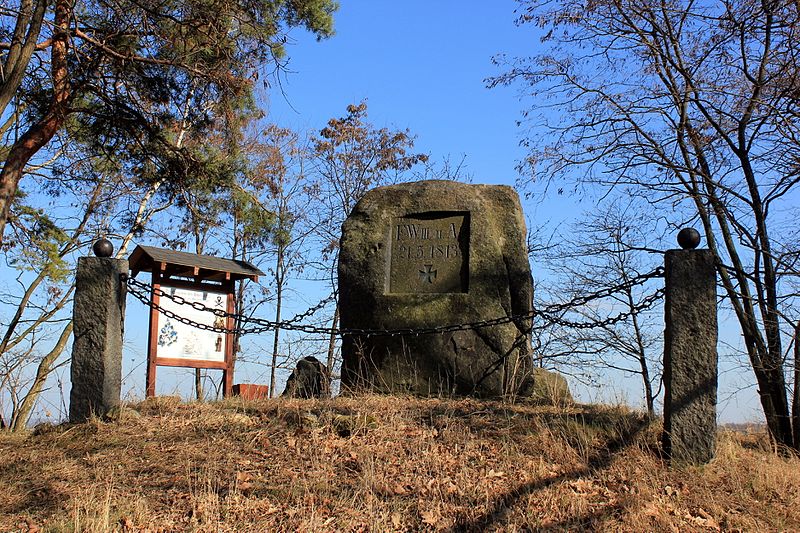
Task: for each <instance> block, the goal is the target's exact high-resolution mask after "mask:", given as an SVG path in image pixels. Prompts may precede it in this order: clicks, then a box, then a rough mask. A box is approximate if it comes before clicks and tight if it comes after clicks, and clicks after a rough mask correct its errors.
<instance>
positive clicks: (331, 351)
mask: <svg viewBox="0 0 800 533" xmlns="http://www.w3.org/2000/svg"><path fill="white" fill-rule="evenodd" d="M338 325H339V301H338V300H337V301H336V309H334V310H333V323H331V329H334V330H335V329H336V328H337V326H338ZM335 355H336V333H334V332H331V336H330V339H329V341H328V361H327V363H328V379H329V380H332V379H333V365H334V363H335V361H334V356H335Z"/></svg>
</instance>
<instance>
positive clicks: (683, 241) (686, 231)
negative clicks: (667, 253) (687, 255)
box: [678, 228, 700, 250]
mask: <svg viewBox="0 0 800 533" xmlns="http://www.w3.org/2000/svg"><path fill="white" fill-rule="evenodd" d="M698 244H700V232H699V231H697V230H696V229H694V228H683V229H682V230H680V231H679V232H678V245H679V246H680V247H681V248H683V249H684V250H694V249H695V248H697V245H698Z"/></svg>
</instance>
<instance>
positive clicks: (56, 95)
mask: <svg viewBox="0 0 800 533" xmlns="http://www.w3.org/2000/svg"><path fill="white" fill-rule="evenodd" d="M71 15H72V7H71V3H70V2H69V1H68V0H57V1H56V6H55V16H54V19H53V24H54V26H55V29H54V37H53V42H52V46H51V54H50V57H51V69H50V72H51V75H52V78H53V99H52V101H51V103H50V108H49V109H48V110H47V113H45V115H44V116H43V117H42V118H41V119H40V120H39V122H37V123H36V124H34V125H33V126H31V127H30V128H29V129H28V131H26V132H25V133H24V134H23V135H22V136H21V137H20V138H19V140H18V141H17V142H15V143H14V144H13V145H12V146H11V149H10V150H9V152H8V156H7V158H6V162H5V165H4V166H3V170H2V171H0V245H2V244H3V234H4V233H5V228H6V222H7V221H8V220H9V217H10V215H11V204H12V203H13V202H14V198H15V197H16V193H17V188H18V186H19V182H20V180H21V179H22V176H23V174H24V173H25V165H27V164H28V161H30V160H31V158H32V157H33V156H34V155H36V153H37V152H38V151H39V150H41V149H42V148H43V147H44V146H45V145H46V144H47V143H48V142H50V140H51V139H52V138H53V136H54V135H55V134H56V132H57V131H58V130H59V129H61V127H62V126H63V125H64V121H65V120H66V116H67V113H68V109H67V107H68V103H69V100H70V99H71V97H72V93H71V91H70V87H69V77H68V76H69V72H68V65H67V55H68V47H69V34H68V30H69V22H70V18H71Z"/></svg>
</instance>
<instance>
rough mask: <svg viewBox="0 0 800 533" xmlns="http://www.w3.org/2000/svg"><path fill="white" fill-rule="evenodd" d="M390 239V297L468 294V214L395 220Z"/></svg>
mask: <svg viewBox="0 0 800 533" xmlns="http://www.w3.org/2000/svg"><path fill="white" fill-rule="evenodd" d="M390 239H391V244H390V248H389V250H390V261H389V292H390V293H396V294H408V293H412V294H413V293H454V292H467V289H468V283H469V270H468V269H469V214H468V213H420V214H415V215H408V216H404V217H397V218H394V219H393V220H392V227H391V237H390Z"/></svg>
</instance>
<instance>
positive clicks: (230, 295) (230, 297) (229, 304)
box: [222, 280, 236, 398]
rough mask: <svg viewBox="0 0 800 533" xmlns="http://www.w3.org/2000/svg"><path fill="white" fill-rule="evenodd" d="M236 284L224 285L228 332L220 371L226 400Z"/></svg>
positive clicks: (230, 382)
mask: <svg viewBox="0 0 800 533" xmlns="http://www.w3.org/2000/svg"><path fill="white" fill-rule="evenodd" d="M235 286H236V282H234V281H230V280H228V282H227V283H226V293H227V301H226V308H225V310H226V311H227V312H228V317H227V319H226V321H225V327H226V328H227V330H228V332H227V333H226V334H225V370H223V371H222V397H223V398H227V397H229V396H231V394H232V393H233V370H234V369H233V365H234V361H233V356H234V346H233V343H234V338H235V335H234V334H233V329H234V328H235V327H236V321H235V320H234V318H233V314H234V312H235V311H236V306H235V300H234V289H235Z"/></svg>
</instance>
